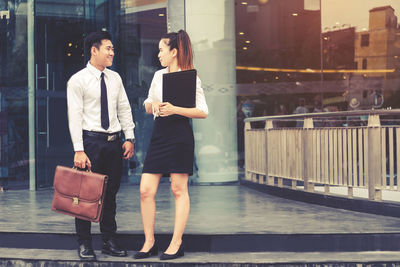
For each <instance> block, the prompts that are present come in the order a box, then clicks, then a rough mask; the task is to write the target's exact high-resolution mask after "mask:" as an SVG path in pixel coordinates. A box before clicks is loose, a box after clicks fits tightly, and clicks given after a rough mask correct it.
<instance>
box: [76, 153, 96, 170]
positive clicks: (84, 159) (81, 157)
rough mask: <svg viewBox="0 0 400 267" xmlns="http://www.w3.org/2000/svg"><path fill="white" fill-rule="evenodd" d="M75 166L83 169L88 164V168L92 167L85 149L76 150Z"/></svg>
mask: <svg viewBox="0 0 400 267" xmlns="http://www.w3.org/2000/svg"><path fill="white" fill-rule="evenodd" d="M74 166H75V167H77V168H81V169H85V168H86V166H87V168H88V170H90V169H91V168H92V163H91V162H90V160H89V158H88V156H87V155H86V153H85V152H84V151H76V152H75V156H74Z"/></svg>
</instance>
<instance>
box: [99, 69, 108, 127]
mask: <svg viewBox="0 0 400 267" xmlns="http://www.w3.org/2000/svg"><path fill="white" fill-rule="evenodd" d="M100 84H101V99H100V101H101V127H103V128H104V130H107V129H108V127H109V126H110V120H109V118H108V101H107V87H106V83H105V81H104V72H102V73H101V82H100Z"/></svg>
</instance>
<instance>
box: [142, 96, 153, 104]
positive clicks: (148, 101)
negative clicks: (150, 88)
mask: <svg viewBox="0 0 400 267" xmlns="http://www.w3.org/2000/svg"><path fill="white" fill-rule="evenodd" d="M147 103H153V100H151V99H150V98H146V100H145V101H143V106H144V105H146V104H147Z"/></svg>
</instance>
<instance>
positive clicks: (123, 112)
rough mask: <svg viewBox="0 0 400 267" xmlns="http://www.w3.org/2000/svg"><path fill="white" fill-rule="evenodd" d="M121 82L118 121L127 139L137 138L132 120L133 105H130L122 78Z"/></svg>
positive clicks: (119, 78)
mask: <svg viewBox="0 0 400 267" xmlns="http://www.w3.org/2000/svg"><path fill="white" fill-rule="evenodd" d="M118 80H119V84H120V86H119V94H118V106H117V109H118V119H119V122H120V124H121V128H122V131H123V132H124V135H125V138H126V139H132V138H135V134H134V131H133V129H134V128H135V124H134V123H133V119H132V110H131V105H130V104H129V100H128V96H127V95H126V92H125V88H124V85H123V84H122V79H121V77H118Z"/></svg>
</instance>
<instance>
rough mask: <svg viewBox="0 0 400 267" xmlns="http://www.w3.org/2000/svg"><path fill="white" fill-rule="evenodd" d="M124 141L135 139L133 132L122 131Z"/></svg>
mask: <svg viewBox="0 0 400 267" xmlns="http://www.w3.org/2000/svg"><path fill="white" fill-rule="evenodd" d="M124 135H125V139H135V133H134V132H133V130H127V131H124Z"/></svg>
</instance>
